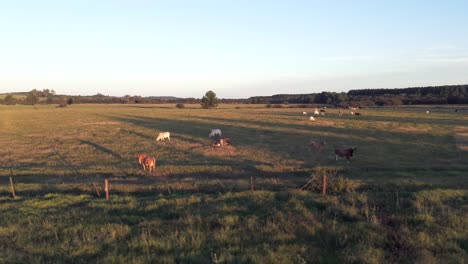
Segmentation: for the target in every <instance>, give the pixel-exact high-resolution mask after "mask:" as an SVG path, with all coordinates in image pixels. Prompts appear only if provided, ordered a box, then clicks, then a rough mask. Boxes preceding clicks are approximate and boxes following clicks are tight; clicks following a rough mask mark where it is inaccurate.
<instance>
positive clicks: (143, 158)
mask: <svg viewBox="0 0 468 264" xmlns="http://www.w3.org/2000/svg"><path fill="white" fill-rule="evenodd" d="M352 110H355V109H352ZM302 114H303V115H307V112H302ZM314 114H315V115H325V110H324V109H320V111H319V110H318V109H315V111H314ZM338 114H339V115H340V116H341V115H343V112H342V111H339V113H338ZM351 115H360V114H359V113H356V112H353V111H351ZM310 120H315V118H314V117H313V116H310ZM216 136H218V139H216V141H215V142H214V143H213V145H212V147H214V148H216V147H226V146H229V145H232V140H231V139H230V138H222V137H221V136H222V131H221V129H219V128H216V129H212V130H211V132H210V133H209V134H208V137H210V138H211V137H216ZM166 139H168V140H169V141H170V140H171V133H170V132H161V133H159V134H158V136H157V137H156V141H163V140H166ZM326 144H327V143H326V142H325V141H310V142H309V147H311V148H312V149H316V150H318V151H322V150H323V149H324V148H325V146H326ZM355 150H356V147H352V148H335V160H338V157H341V158H345V159H346V160H347V161H348V162H349V160H350V159H351V158H352V157H353V153H354V151H355ZM136 158H137V159H138V163H140V164H141V165H142V167H143V170H144V171H146V170H149V172H153V171H155V170H156V158H155V157H153V156H150V155H146V154H142V153H139V154H137V155H136Z"/></svg>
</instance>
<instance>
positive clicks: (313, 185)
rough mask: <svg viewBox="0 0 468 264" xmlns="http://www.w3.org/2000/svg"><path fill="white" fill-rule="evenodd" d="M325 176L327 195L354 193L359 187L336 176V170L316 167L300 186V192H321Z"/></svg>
mask: <svg viewBox="0 0 468 264" xmlns="http://www.w3.org/2000/svg"><path fill="white" fill-rule="evenodd" d="M325 176H327V193H344V192H348V193H349V192H354V191H355V190H356V189H357V188H358V187H359V183H357V182H355V181H353V180H351V179H348V178H345V177H343V176H341V175H338V170H337V169H335V168H326V167H320V166H317V167H315V168H314V172H313V173H312V175H311V177H310V179H309V181H308V182H307V183H306V184H305V185H304V186H302V188H301V190H310V191H313V192H322V186H323V178H324V177H325Z"/></svg>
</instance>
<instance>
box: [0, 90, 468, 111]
mask: <svg viewBox="0 0 468 264" xmlns="http://www.w3.org/2000/svg"><path fill="white" fill-rule="evenodd" d="M200 102H201V99H198V98H178V97H171V96H149V97H142V96H136V95H135V96H131V95H126V96H120V97H119V96H107V95H103V94H100V93H98V94H96V95H89V96H80V95H79V96H69V95H57V94H56V93H55V91H54V90H49V89H43V90H37V89H34V90H32V91H30V92H26V93H10V94H3V95H0V104H6V105H15V104H26V105H35V104H58V105H59V106H67V105H70V104H87V103H93V104H167V103H175V104H199V103H200ZM219 103H222V104H228V103H235V104H240V103H241V104H327V105H335V106H339V107H348V106H391V105H417V104H468V85H445V86H430V87H414V88H401V89H358V90H350V91H348V92H347V93H346V92H341V93H336V92H321V93H310V94H277V95H272V96H254V97H250V98H248V99H219Z"/></svg>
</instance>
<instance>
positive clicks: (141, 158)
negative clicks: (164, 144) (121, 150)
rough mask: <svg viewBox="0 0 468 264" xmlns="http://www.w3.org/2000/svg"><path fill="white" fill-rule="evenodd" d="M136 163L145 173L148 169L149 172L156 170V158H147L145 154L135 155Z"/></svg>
mask: <svg viewBox="0 0 468 264" xmlns="http://www.w3.org/2000/svg"><path fill="white" fill-rule="evenodd" d="M136 157H137V158H138V163H140V164H141V165H142V166H143V170H144V171H146V169H147V168H148V169H149V171H150V172H152V171H154V170H156V158H155V157H153V156H148V155H146V154H141V153H139V154H137V155H136Z"/></svg>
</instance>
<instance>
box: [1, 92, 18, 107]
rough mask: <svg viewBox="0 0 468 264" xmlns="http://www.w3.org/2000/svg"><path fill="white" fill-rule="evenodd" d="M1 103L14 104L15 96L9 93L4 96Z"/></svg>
mask: <svg viewBox="0 0 468 264" xmlns="http://www.w3.org/2000/svg"><path fill="white" fill-rule="evenodd" d="M3 103H4V104H6V105H15V104H16V98H14V97H13V95H11V94H9V95H7V96H5V98H4V99H3Z"/></svg>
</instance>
